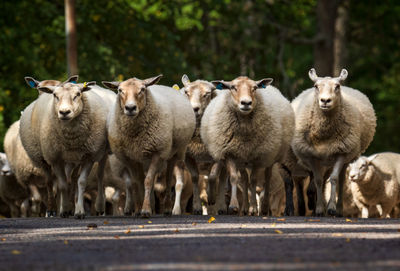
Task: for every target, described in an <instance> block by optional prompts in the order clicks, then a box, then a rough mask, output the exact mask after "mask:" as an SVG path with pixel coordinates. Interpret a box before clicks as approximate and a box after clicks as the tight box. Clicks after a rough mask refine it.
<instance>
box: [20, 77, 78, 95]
mask: <svg viewBox="0 0 400 271" xmlns="http://www.w3.org/2000/svg"><path fill="white" fill-rule="evenodd" d="M70 79H71V82H75V83H76V82H77V81H78V76H77V75H75V76H72V77H71V78H70ZM25 82H26V83H27V84H28V86H30V87H31V88H35V89H39V88H40V87H47V86H58V85H59V84H61V81H58V80H43V81H38V80H36V79H35V78H33V77H29V76H27V77H25ZM41 94H43V91H40V90H39V95H41Z"/></svg>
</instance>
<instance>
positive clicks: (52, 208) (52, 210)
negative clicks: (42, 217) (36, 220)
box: [45, 170, 57, 217]
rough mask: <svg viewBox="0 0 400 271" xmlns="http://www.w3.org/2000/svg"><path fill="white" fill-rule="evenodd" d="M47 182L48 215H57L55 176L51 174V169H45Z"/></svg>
mask: <svg viewBox="0 0 400 271" xmlns="http://www.w3.org/2000/svg"><path fill="white" fill-rule="evenodd" d="M45 174H46V176H45V183H46V190H47V206H46V209H47V210H46V217H55V216H57V204H56V198H55V196H54V190H53V186H54V183H53V176H52V175H51V170H45Z"/></svg>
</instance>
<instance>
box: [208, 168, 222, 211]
mask: <svg viewBox="0 0 400 271" xmlns="http://www.w3.org/2000/svg"><path fill="white" fill-rule="evenodd" d="M221 168H222V163H221V162H217V163H214V164H213V165H212V167H211V171H210V176H209V177H208V185H209V197H208V203H209V204H210V205H214V204H215V203H216V198H217V195H216V194H217V193H216V192H217V191H216V190H217V189H216V184H217V179H218V177H219V175H220V173H221Z"/></svg>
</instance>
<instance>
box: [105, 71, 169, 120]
mask: <svg viewBox="0 0 400 271" xmlns="http://www.w3.org/2000/svg"><path fill="white" fill-rule="evenodd" d="M161 77H162V75H158V76H156V77H152V78H148V79H145V80H140V79H137V78H130V79H128V80H126V81H123V82H106V81H103V82H102V83H103V85H104V86H105V87H107V88H110V89H112V90H118V99H119V105H120V107H121V109H122V110H123V112H124V114H125V115H126V116H128V117H136V116H137V115H138V114H139V113H140V111H142V110H143V109H144V108H145V106H146V96H147V91H148V89H147V88H148V87H149V86H151V85H153V84H156V83H157V82H158V81H159V80H160V79H161Z"/></svg>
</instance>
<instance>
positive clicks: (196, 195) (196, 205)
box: [186, 156, 201, 215]
mask: <svg viewBox="0 0 400 271" xmlns="http://www.w3.org/2000/svg"><path fill="white" fill-rule="evenodd" d="M186 166H187V168H188V170H189V171H190V175H191V176H192V182H193V214H194V215H201V203H200V191H199V169H198V167H197V163H196V160H194V159H193V158H192V157H189V156H186Z"/></svg>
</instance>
